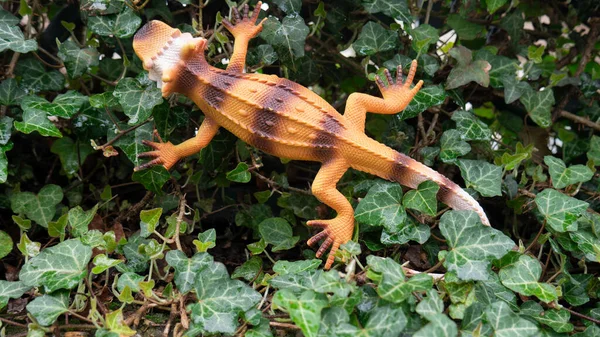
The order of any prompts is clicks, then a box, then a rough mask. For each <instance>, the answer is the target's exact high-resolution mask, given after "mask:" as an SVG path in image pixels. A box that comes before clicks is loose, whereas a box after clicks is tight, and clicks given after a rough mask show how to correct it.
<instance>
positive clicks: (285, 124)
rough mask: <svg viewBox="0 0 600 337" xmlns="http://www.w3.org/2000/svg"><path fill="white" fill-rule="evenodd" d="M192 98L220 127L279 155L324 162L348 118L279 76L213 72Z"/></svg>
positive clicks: (334, 146)
mask: <svg viewBox="0 0 600 337" xmlns="http://www.w3.org/2000/svg"><path fill="white" fill-rule="evenodd" d="M211 77H212V78H210V79H206V80H204V81H202V80H201V82H202V85H200V86H199V88H197V90H196V91H195V92H194V93H192V94H191V95H190V98H192V99H193V100H194V102H195V103H196V104H197V105H198V106H199V107H200V108H201V109H202V110H203V112H204V113H205V114H206V115H207V116H208V117H210V118H212V119H213V120H215V121H216V122H217V123H218V124H219V125H220V126H222V127H223V128H225V129H227V130H229V131H230V132H232V133H233V134H235V135H236V136H237V137H238V138H240V139H242V140H243V141H245V142H246V143H248V144H250V145H252V146H254V147H256V148H258V149H260V150H262V151H264V152H267V153H270V154H273V155H275V156H278V157H283V158H288V159H295V160H312V161H324V160H326V159H327V158H330V157H331V156H332V154H333V153H335V152H336V151H337V150H338V142H337V139H338V138H339V137H340V136H341V134H342V133H344V132H345V131H346V126H345V120H344V118H343V117H342V116H341V115H340V114H339V113H338V112H337V111H335V109H333V107H331V106H330V105H329V104H328V103H326V102H325V101H324V100H323V99H322V98H321V97H319V96H318V95H317V94H315V93H313V92H312V91H310V90H309V89H307V88H304V87H302V86H300V85H298V84H296V83H293V82H290V81H288V80H286V79H281V78H278V77H275V76H268V75H261V74H234V73H229V72H226V71H223V70H217V71H213V74H212V76H211Z"/></svg>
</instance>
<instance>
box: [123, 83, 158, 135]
mask: <svg viewBox="0 0 600 337" xmlns="http://www.w3.org/2000/svg"><path fill="white" fill-rule="evenodd" d="M113 95H114V96H115V97H116V98H117V99H118V100H119V103H120V104H121V106H122V107H123V112H124V113H125V114H126V115H127V117H129V121H128V122H127V123H128V124H129V125H135V124H138V123H141V122H143V121H145V120H146V119H148V117H150V116H151V115H152V109H153V108H154V107H155V106H157V105H159V104H160V103H162V101H163V98H162V93H161V91H160V89H159V88H157V87H156V86H154V85H143V84H142V83H141V82H140V81H139V80H138V79H137V78H131V77H127V78H124V79H122V80H120V81H119V84H117V87H116V88H115V91H114V92H113Z"/></svg>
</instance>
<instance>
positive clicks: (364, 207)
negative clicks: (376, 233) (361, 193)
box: [354, 180, 406, 233]
mask: <svg viewBox="0 0 600 337" xmlns="http://www.w3.org/2000/svg"><path fill="white" fill-rule="evenodd" d="M354 217H355V218H356V220H357V221H358V222H359V223H361V224H364V225H366V226H367V227H381V226H383V227H384V228H385V229H386V230H387V231H388V232H390V233H396V232H398V230H400V228H401V225H402V224H403V223H404V221H405V220H406V211H405V210H404V207H402V187H401V186H400V185H398V184H397V183H394V182H388V181H382V180H378V181H377V182H376V183H375V184H374V185H373V186H372V187H371V188H370V189H369V192H368V193H367V195H366V196H365V197H364V198H363V199H362V200H361V201H360V202H359V203H358V206H357V207H356V211H355V214H354Z"/></svg>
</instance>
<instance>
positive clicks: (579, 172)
mask: <svg viewBox="0 0 600 337" xmlns="http://www.w3.org/2000/svg"><path fill="white" fill-rule="evenodd" d="M544 163H546V165H548V172H549V173H550V177H551V178H552V185H554V187H555V188H565V187H567V186H569V185H573V184H577V183H583V182H586V181H589V180H590V179H592V177H593V176H594V172H592V170H590V168H589V167H587V166H585V165H571V166H569V167H568V168H567V165H565V162H563V161H562V160H560V159H559V158H556V157H554V156H545V157H544Z"/></svg>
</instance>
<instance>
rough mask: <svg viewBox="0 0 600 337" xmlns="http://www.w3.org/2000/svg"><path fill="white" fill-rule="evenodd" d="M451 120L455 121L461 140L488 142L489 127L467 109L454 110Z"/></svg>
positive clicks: (490, 134) (489, 136)
mask: <svg viewBox="0 0 600 337" xmlns="http://www.w3.org/2000/svg"><path fill="white" fill-rule="evenodd" d="M452 120H453V121H455V122H456V129H457V130H458V132H460V134H461V138H462V139H463V140H484V141H488V142H489V141H490V139H491V138H492V131H490V128H489V127H488V126H487V125H486V124H485V123H484V122H482V121H481V120H480V119H479V118H477V117H476V116H475V115H473V114H472V113H470V112H468V111H464V110H457V111H454V113H453V114H452Z"/></svg>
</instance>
